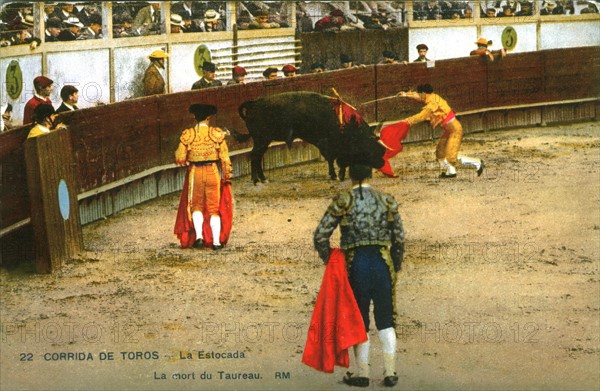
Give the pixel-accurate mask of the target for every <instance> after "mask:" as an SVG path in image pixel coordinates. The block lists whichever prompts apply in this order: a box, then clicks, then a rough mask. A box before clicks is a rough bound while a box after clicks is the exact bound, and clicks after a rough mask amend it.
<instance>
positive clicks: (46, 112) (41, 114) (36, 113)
mask: <svg viewBox="0 0 600 391" xmlns="http://www.w3.org/2000/svg"><path fill="white" fill-rule="evenodd" d="M54 113H55V111H54V107H52V105H49V104H45V103H42V104H40V105H37V106H36V107H35V109H33V116H32V118H33V121H34V122H35V123H36V124H41V123H42V122H44V120H45V119H46V118H48V117H50V116H51V115H52V114H54Z"/></svg>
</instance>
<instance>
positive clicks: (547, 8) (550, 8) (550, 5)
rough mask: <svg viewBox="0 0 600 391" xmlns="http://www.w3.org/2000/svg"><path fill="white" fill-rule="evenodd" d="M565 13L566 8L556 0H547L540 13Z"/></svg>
mask: <svg viewBox="0 0 600 391" xmlns="http://www.w3.org/2000/svg"><path fill="white" fill-rule="evenodd" d="M564 13H565V11H564V8H563V7H562V6H558V5H557V4H556V1H553V0H549V1H546V3H545V4H544V5H542V9H541V10H540V15H563V14H564Z"/></svg>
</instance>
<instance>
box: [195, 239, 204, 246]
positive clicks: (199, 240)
mask: <svg viewBox="0 0 600 391" xmlns="http://www.w3.org/2000/svg"><path fill="white" fill-rule="evenodd" d="M202 247H204V240H202V239H196V241H195V242H194V248H202Z"/></svg>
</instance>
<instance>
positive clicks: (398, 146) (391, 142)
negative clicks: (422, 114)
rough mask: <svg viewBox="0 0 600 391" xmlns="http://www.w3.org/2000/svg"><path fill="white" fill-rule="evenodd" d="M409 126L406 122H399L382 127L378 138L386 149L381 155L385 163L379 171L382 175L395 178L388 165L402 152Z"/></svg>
mask: <svg viewBox="0 0 600 391" xmlns="http://www.w3.org/2000/svg"><path fill="white" fill-rule="evenodd" d="M409 130H410V125H409V124H408V122H405V121H400V122H396V123H394V124H391V125H387V126H384V127H383V128H382V129H381V135H380V136H379V142H380V143H382V144H383V146H384V147H386V151H385V153H384V155H383V160H385V163H384V164H383V166H382V167H381V168H380V169H379V171H381V172H382V173H383V174H385V175H387V176H390V177H395V174H394V170H393V169H392V165H391V164H390V159H391V158H393V157H394V156H396V155H397V154H399V153H400V151H402V141H404V138H406V136H407V135H408V131H409Z"/></svg>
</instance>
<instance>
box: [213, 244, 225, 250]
mask: <svg viewBox="0 0 600 391" xmlns="http://www.w3.org/2000/svg"><path fill="white" fill-rule="evenodd" d="M222 248H223V245H222V244H213V246H212V249H213V250H215V251H219V250H221V249H222Z"/></svg>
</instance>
